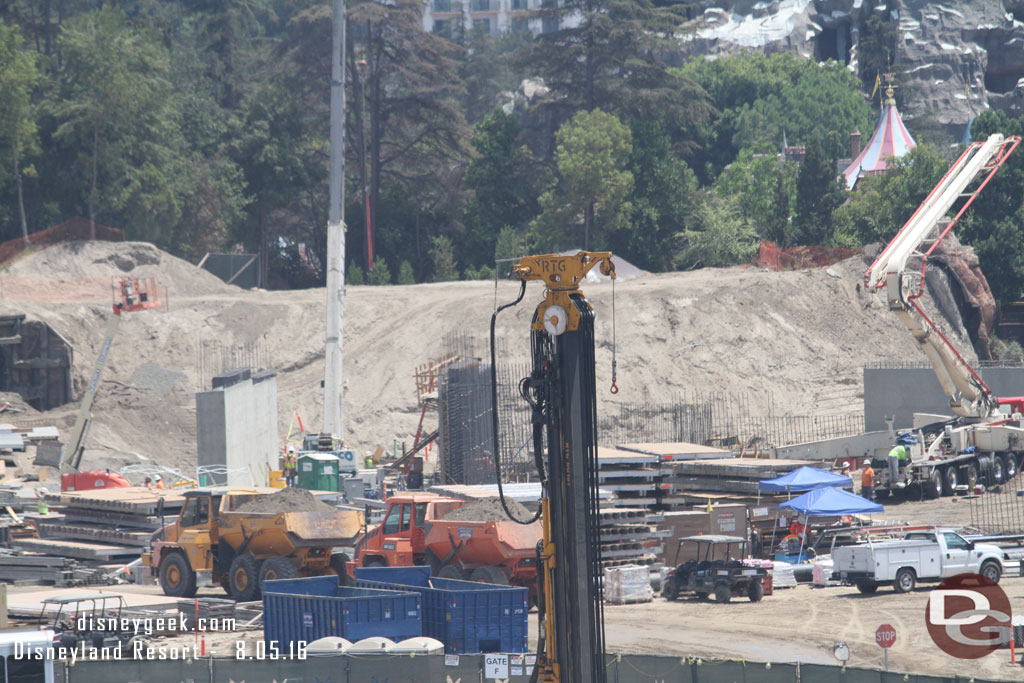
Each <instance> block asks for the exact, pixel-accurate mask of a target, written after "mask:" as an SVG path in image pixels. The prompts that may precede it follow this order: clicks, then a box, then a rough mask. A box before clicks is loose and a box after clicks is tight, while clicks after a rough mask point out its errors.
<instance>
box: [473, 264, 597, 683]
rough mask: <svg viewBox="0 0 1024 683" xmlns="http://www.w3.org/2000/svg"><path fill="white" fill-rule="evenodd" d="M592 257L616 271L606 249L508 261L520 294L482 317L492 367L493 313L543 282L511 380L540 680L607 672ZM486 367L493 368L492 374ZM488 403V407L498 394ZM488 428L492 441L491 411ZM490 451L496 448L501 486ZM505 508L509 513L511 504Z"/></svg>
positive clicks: (559, 682)
mask: <svg viewBox="0 0 1024 683" xmlns="http://www.w3.org/2000/svg"><path fill="white" fill-rule="evenodd" d="M595 266H597V267H599V270H600V272H601V273H602V274H604V275H606V276H608V277H611V278H613V279H614V278H615V266H614V264H613V263H612V260H611V253H610V252H586V251H581V252H579V253H577V254H574V255H569V256H563V255H559V254H545V255H542V256H529V257H525V258H523V259H521V260H520V261H519V263H518V264H517V265H516V266H515V267H514V268H513V270H512V274H513V276H514V277H517V278H519V280H520V281H521V283H522V284H521V288H520V292H519V298H518V299H516V300H515V301H514V302H512V303H509V304H506V305H504V306H502V307H500V308H499V309H498V310H497V311H495V314H494V317H492V319H491V356H492V357H491V367H492V373H493V371H494V322H495V319H496V318H497V315H498V313H500V312H501V311H502V310H503V309H504V308H508V307H509V306H514V305H516V304H518V303H519V302H520V301H521V300H522V298H523V294H524V293H525V291H526V283H527V282H528V281H531V280H538V281H541V282H543V283H544V285H545V291H544V299H543V301H541V302H540V304H539V305H538V306H537V309H536V312H535V313H534V317H533V323H532V325H531V347H532V358H533V363H532V372H531V374H530V376H529V377H527V378H525V379H524V380H523V381H522V382H521V384H520V390H521V393H522V395H523V397H524V398H525V399H526V400H527V401H528V402H529V403H530V405H531V407H532V409H533V426H534V427H533V429H534V432H533V452H534V457H535V459H536V463H537V469H538V471H539V472H540V476H541V481H542V484H543V486H544V496H543V498H542V500H541V508H540V510H539V514H540V515H542V516H543V520H542V522H543V529H544V540H543V541H542V546H541V547H540V548H539V551H538V552H539V559H540V564H541V567H540V569H541V571H540V582H539V589H540V596H539V601H538V609H539V614H540V629H541V632H540V637H539V639H538V648H537V655H538V656H537V667H536V669H535V674H534V680H540V681H542V682H543V683H604V681H606V673H605V661H604V610H603V605H602V601H601V590H600V581H601V551H600V519H599V515H598V481H597V390H596V380H595V371H594V368H595V363H594V311H593V309H592V308H591V306H590V303H589V302H588V301H587V299H586V298H585V297H584V296H583V292H582V291H580V288H579V285H580V283H581V282H582V280H583V278H584V277H586V274H587V273H588V272H589V271H590V270H591V269H592V268H594V267H595ZM494 377H495V375H493V374H492V381H493V380H494ZM495 393H496V390H495ZM494 405H495V408H497V405H498V404H497V401H495V402H494ZM494 432H495V435H494V436H495V446H496V448H495V450H496V451H497V444H498V443H499V441H498V438H497V437H498V434H497V413H496V412H495V416H494ZM498 461H499V459H498V455H497V452H495V462H496V466H497V467H498V469H499V473H498V474H499V476H498V481H499V491H500V487H501V484H500V482H501V476H500V464H499V462H498ZM502 502H503V504H504V497H502ZM506 512H508V510H507V508H506ZM509 517H512V518H513V519H515V517H514V516H513V515H511V514H509ZM535 518H536V517H535ZM516 521H522V522H526V520H516ZM530 521H532V520H530Z"/></svg>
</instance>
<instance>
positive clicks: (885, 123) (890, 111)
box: [843, 88, 917, 190]
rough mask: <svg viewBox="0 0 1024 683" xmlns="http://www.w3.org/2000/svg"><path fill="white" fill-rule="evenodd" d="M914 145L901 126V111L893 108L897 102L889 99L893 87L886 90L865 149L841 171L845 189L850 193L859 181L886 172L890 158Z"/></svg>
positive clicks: (915, 144) (897, 156)
mask: <svg viewBox="0 0 1024 683" xmlns="http://www.w3.org/2000/svg"><path fill="white" fill-rule="evenodd" d="M916 146H917V143H916V142H914V138H912V137H910V133H909V132H908V131H907V127H906V126H904V125H903V119H902V118H901V117H900V112H899V110H897V109H896V101H895V100H894V99H893V97H892V88H889V89H888V91H887V92H886V97H885V106H883V107H882V113H881V114H880V115H879V117H878V126H876V127H875V133H874V135H872V136H871V139H870V140H868V143H867V144H866V145H864V149H863V150H861V153H860V154H859V155H857V158H856V159H854V160H853V163H851V164H850V165H849V166H848V167H847V168H846V170H845V171H843V175H844V176H846V189H848V190H852V189H853V186H854V185H856V184H857V180H858V179H859V178H862V177H864V176H867V175H874V174H877V173H885V171H886V169H887V168H888V160H889V159H890V158H892V157H896V158H899V157H901V156H903V155H905V154H906V153H907V152H909V151H910V150H912V149H914V147H916Z"/></svg>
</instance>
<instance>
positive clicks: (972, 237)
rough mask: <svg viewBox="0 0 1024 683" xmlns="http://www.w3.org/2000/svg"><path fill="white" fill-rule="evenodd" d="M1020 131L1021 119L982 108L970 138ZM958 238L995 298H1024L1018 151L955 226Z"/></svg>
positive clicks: (1022, 180) (1023, 131) (1023, 195)
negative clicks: (975, 255)
mask: <svg viewBox="0 0 1024 683" xmlns="http://www.w3.org/2000/svg"><path fill="white" fill-rule="evenodd" d="M994 133H1001V134H1003V135H1006V136H1009V135H1024V119H1021V118H1019V117H1017V118H1014V117H1011V116H1009V115H1008V114H1007V113H1006V112H1005V111H993V110H986V111H984V112H982V113H981V114H979V115H978V118H976V119H975V120H974V121H973V122H972V123H971V135H972V137H973V138H974V140H985V139H987V138H988V136H989V135H992V134H994ZM956 230H957V234H958V236H959V237H960V239H961V241H962V242H964V243H965V244H969V245H971V246H972V247H974V249H975V251H976V252H977V253H978V260H979V261H980V263H981V269H982V272H984V273H985V277H986V279H987V280H988V283H989V286H990V287H991V288H992V293H993V295H995V297H996V299H998V300H1000V301H1002V302H1010V301H1016V300H1019V299H1021V298H1022V297H1024V248H1021V245H1024V153H1022V150H1020V149H1018V150H1017V151H1015V152H1014V153H1013V154H1011V155H1010V156H1009V158H1008V159H1007V160H1006V163H1005V164H1003V167H1002V168H1001V169H999V172H998V173H996V174H995V176H994V177H993V178H992V180H991V181H990V182H989V184H988V185H986V186H985V189H984V190H982V194H981V198H980V199H979V200H978V201H976V202H974V204H972V205H971V208H970V209H969V210H968V213H967V214H966V215H965V216H964V218H962V219H961V220H960V223H959V225H958V227H957V228H956Z"/></svg>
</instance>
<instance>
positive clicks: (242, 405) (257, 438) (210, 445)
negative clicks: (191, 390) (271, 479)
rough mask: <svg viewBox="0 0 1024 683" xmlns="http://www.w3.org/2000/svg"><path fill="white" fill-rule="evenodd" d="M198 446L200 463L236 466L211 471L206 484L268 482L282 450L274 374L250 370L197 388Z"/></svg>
mask: <svg viewBox="0 0 1024 683" xmlns="http://www.w3.org/2000/svg"><path fill="white" fill-rule="evenodd" d="M196 448H197V453H196V455H197V461H198V464H199V466H200V467H223V468H227V470H236V471H234V472H229V474H227V475H216V474H214V475H210V476H209V480H208V483H210V484H228V485H232V486H249V485H251V484H252V483H254V482H255V483H256V484H265V483H266V482H267V478H268V474H267V473H268V472H269V471H270V470H272V469H277V466H278V455H279V452H278V451H279V449H280V443H279V441H278V432H277V380H276V374H275V373H274V372H260V373H256V374H255V375H252V374H250V373H248V372H246V373H244V375H239V376H238V377H237V378H236V379H235V381H233V383H230V384H227V385H226V386H218V387H217V388H215V389H213V390H211V391H199V392H196ZM237 470H242V471H237ZM250 472H251V475H250V474H249V473H250Z"/></svg>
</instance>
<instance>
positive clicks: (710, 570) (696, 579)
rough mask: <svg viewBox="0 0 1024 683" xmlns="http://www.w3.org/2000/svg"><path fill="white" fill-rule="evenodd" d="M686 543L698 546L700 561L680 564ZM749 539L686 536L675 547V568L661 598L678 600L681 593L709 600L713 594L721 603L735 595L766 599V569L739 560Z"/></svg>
mask: <svg viewBox="0 0 1024 683" xmlns="http://www.w3.org/2000/svg"><path fill="white" fill-rule="evenodd" d="M684 543H694V544H696V546H697V559H695V560H687V561H686V562H683V563H682V564H679V553H680V551H681V550H682V549H683V544H684ZM746 545H747V541H746V539H743V538H740V537H739V536H716V535H709V536H687V537H686V538H680V539H679V545H678V546H677V547H676V558H675V564H676V568H675V569H672V570H670V571H669V573H668V576H667V577H666V579H665V584H664V585H663V586H662V587H661V595H662V597H664V598H665V599H666V600H675V599H676V598H677V597H678V596H679V594H680V593H683V592H688V593H696V594H697V597H698V598H700V599H702V600H706V599H707V598H708V596H710V595H711V594H712V593H714V595H715V600H717V601H718V602H729V601H730V600H731V599H732V596H733V595H746V596H747V597H748V598H750V601H751V602H757V601H758V600H760V599H761V598H762V597H763V596H764V583H763V582H764V580H765V577H766V576H768V572H767V571H766V570H765V569H764V568H763V567H748V566H745V565H744V564H743V563H742V562H741V561H740V560H742V559H743V556H744V551H745V550H746Z"/></svg>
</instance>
